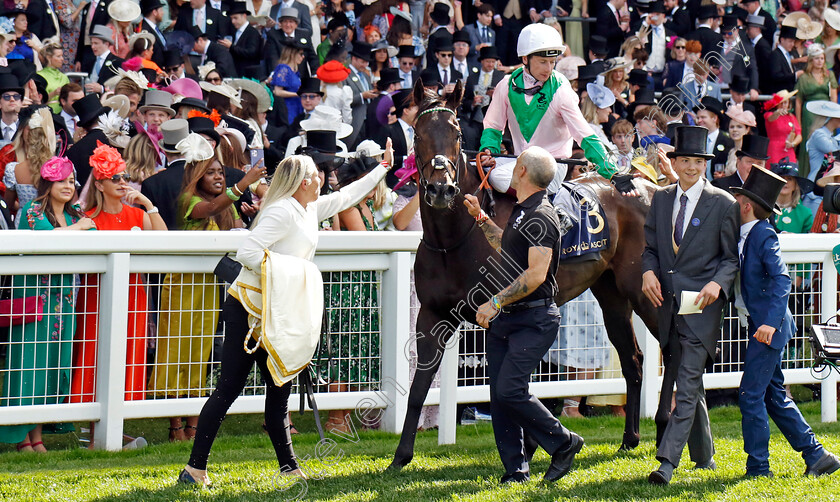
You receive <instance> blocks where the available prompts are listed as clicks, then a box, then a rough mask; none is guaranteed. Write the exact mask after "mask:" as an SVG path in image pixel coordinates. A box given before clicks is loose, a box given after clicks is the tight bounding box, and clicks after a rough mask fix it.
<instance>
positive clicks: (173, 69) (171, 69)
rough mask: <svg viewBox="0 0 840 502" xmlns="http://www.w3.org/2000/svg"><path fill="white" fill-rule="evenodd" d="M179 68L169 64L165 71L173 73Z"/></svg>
mask: <svg viewBox="0 0 840 502" xmlns="http://www.w3.org/2000/svg"><path fill="white" fill-rule="evenodd" d="M179 68H180V66H170V67H169V68H167V69H166V72H167V73H175V72H176V71H178V69H179Z"/></svg>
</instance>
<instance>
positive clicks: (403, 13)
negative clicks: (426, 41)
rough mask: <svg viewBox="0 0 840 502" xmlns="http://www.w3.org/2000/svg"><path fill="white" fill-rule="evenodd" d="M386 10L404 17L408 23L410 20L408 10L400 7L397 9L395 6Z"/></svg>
mask: <svg viewBox="0 0 840 502" xmlns="http://www.w3.org/2000/svg"><path fill="white" fill-rule="evenodd" d="M388 11H389V12H390V13H391V15H392V16H395V17H401V18H403V19H405V20H406V21H408V22H409V23H411V22H412V21H411V14H409V13H408V12H405V11H403V10H400V9H398V8H396V7H393V6H392V7H391V8H390V9H389V10H388Z"/></svg>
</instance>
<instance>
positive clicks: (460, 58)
mask: <svg viewBox="0 0 840 502" xmlns="http://www.w3.org/2000/svg"><path fill="white" fill-rule="evenodd" d="M452 48H453V51H452V67H453V68H454V69H455V71H458V72H460V73H461V75H462V76H463V77H464V79H467V78H469V76H470V75H472V74H473V73H477V72H478V59H477V58H476V57H475V56H471V53H470V35H469V33H467V32H466V31H464V30H459V31H456V32H455V34H454V35H452Z"/></svg>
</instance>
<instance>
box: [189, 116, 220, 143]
mask: <svg viewBox="0 0 840 502" xmlns="http://www.w3.org/2000/svg"><path fill="white" fill-rule="evenodd" d="M187 123H188V124H189V125H190V132H194V133H196V134H206V135H207V136H210V137H211V138H212V139H213V141H215V142H216V144H218V143H219V140H220V139H221V138H220V137H219V133H217V132H216V124H214V123H213V121H212V120H210V119H208V118H207V117H191V118H188V119H187Z"/></svg>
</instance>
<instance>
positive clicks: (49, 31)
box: [26, 0, 61, 40]
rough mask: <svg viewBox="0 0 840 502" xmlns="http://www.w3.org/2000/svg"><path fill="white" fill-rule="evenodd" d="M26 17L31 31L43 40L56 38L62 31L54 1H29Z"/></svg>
mask: <svg viewBox="0 0 840 502" xmlns="http://www.w3.org/2000/svg"><path fill="white" fill-rule="evenodd" d="M26 17H27V19H28V20H29V25H28V29H29V31H30V32H31V33H34V34H35V35H37V36H38V38H39V39H41V40H44V39H47V38H50V37H54V36H55V35H57V34H58V33H59V32H60V31H61V29H60V27H59V24H58V15H57V14H56V12H55V5H54V4H53V0H29V5H27V7H26Z"/></svg>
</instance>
